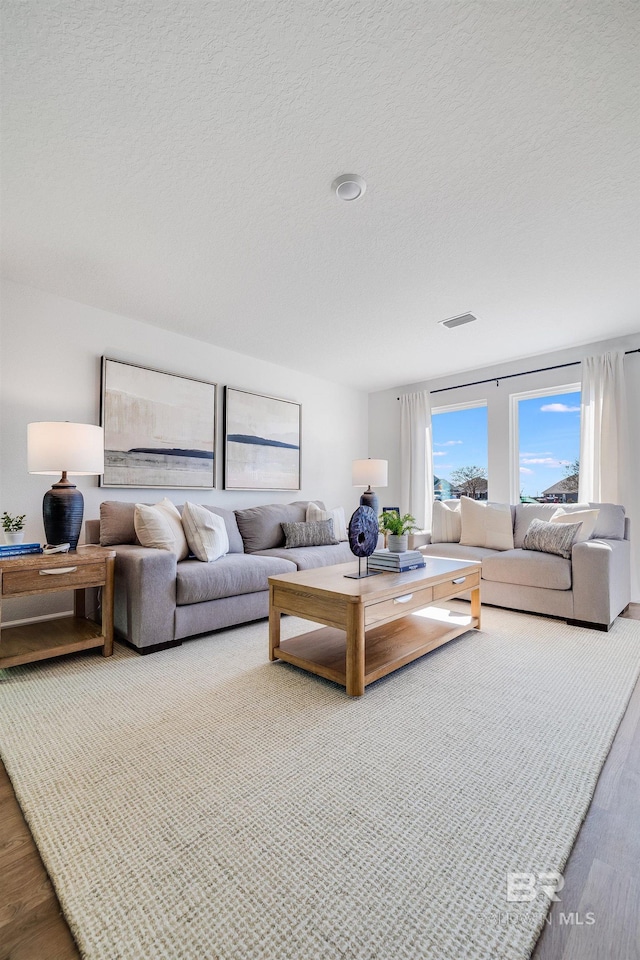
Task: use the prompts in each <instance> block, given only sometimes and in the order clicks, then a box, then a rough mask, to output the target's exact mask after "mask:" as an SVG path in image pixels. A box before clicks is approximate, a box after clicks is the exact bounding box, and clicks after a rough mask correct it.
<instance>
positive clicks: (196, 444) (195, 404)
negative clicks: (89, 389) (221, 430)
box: [101, 357, 216, 490]
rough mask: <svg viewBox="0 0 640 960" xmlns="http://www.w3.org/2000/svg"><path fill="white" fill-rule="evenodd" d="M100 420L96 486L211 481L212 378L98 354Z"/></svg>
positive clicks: (203, 486)
mask: <svg viewBox="0 0 640 960" xmlns="http://www.w3.org/2000/svg"><path fill="white" fill-rule="evenodd" d="M101 423H102V426H103V427H104V447H105V450H104V476H103V478H102V480H101V486H104V487H176V488H178V487H189V488H196V489H203V490H204V489H209V488H211V487H214V486H215V424H216V384H215V383H207V382H206V381H204V380H193V379H191V378H190V377H179V376H175V375H174V374H171V373H162V372H160V371H159V370H150V369H149V368H147V367H140V366H137V365H136V364H133V363H123V362H122V361H120V360H111V359H109V358H107V357H103V358H102V411H101Z"/></svg>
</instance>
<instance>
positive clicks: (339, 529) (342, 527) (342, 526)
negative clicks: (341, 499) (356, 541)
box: [307, 500, 349, 540]
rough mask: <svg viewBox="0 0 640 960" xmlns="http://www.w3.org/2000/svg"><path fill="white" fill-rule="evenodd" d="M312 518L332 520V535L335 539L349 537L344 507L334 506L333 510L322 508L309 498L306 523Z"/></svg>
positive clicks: (346, 538)
mask: <svg viewBox="0 0 640 960" xmlns="http://www.w3.org/2000/svg"><path fill="white" fill-rule="evenodd" d="M313 520H333V535H334V537H335V538H336V540H348V539H349V535H348V533H347V519H346V517H345V514H344V507H335V509H334V510H323V509H322V508H321V507H320V506H319V504H317V503H314V502H313V500H311V501H310V502H309V506H308V507H307V523H310V522H311V521H313Z"/></svg>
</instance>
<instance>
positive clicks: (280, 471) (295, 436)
mask: <svg viewBox="0 0 640 960" xmlns="http://www.w3.org/2000/svg"><path fill="white" fill-rule="evenodd" d="M300 411H301V408H300V404H299V403H293V402H292V401H290V400H277V399H276V398H275V397H263V396H260V395H259V394H257V393H248V392H247V391H246V390H236V389H235V388H234V387H226V388H225V461H224V478H225V482H224V485H225V489H227V490H299V489H300Z"/></svg>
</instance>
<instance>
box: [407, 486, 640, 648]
mask: <svg viewBox="0 0 640 960" xmlns="http://www.w3.org/2000/svg"><path fill="white" fill-rule="evenodd" d="M587 506H588V507H591V508H594V507H595V508H598V509H599V510H600V513H599V515H598V519H597V523H596V528H595V531H594V534H593V537H592V539H590V540H586V541H585V542H583V543H575V544H574V545H573V548H572V551H571V557H570V558H569V559H567V560H565V559H564V557H560V556H555V555H553V554H548V553H540V552H538V551H537V550H523V549H522V545H523V541H524V536H525V534H526V532H527V529H528V528H529V524H530V523H531V521H532V520H533V519H534V518H536V519H539V520H546V521H549V520H550V519H551V517H552V515H553V513H554V512H555V511H556V510H557V508H558V504H555V503H544V504H540V503H522V504H517V505H516V506H512V507H511V513H512V520H513V538H514V549H513V550H490V549H487V548H485V547H472V546H466V545H462V544H460V543H455V542H449V543H429V544H428V545H426V546H421V547H420V549H421V550H422V552H423V553H425V554H428V555H430V556H438V557H451V558H453V559H456V560H476V561H478V560H479V561H481V562H482V580H481V587H480V594H481V597H482V603H483V604H484V603H488V604H493V605H494V606H498V607H508V608H510V609H512V610H524V611H527V612H533V613H542V614H547V615H549V616H552V617H561V618H562V619H565V620H567V622H569V623H576V624H579V625H581V626H589V627H595V628H597V629H599V630H608V629H609V627H610V625H611V624H612V622H613V621H614V620H615V618H616V617H617V616H618V614H620V613H621V612H622V611H623V610H625V609H626V607H627V606H628V605H629V602H630V600H631V572H630V571H631V554H630V523H629V519H628V517H625V511H624V507H622V506H620V505H618V504H613V503H590V504H588V505H587V504H563V508H564V509H565V510H566V511H567V512H573V511H575V510H584V509H585V507H587Z"/></svg>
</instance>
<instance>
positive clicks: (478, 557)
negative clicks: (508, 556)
mask: <svg viewBox="0 0 640 960" xmlns="http://www.w3.org/2000/svg"><path fill="white" fill-rule="evenodd" d="M498 552H499V551H497V550H490V549H489V547H467V546H464V545H462V544H460V543H430V544H429V545H428V546H426V547H420V553H424V555H425V556H426V557H449V558H451V559H452V560H475V561H476V562H478V561H481V562H483V561H484V560H485V558H486V557H492V556H493V555H494V554H495V553H498Z"/></svg>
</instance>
